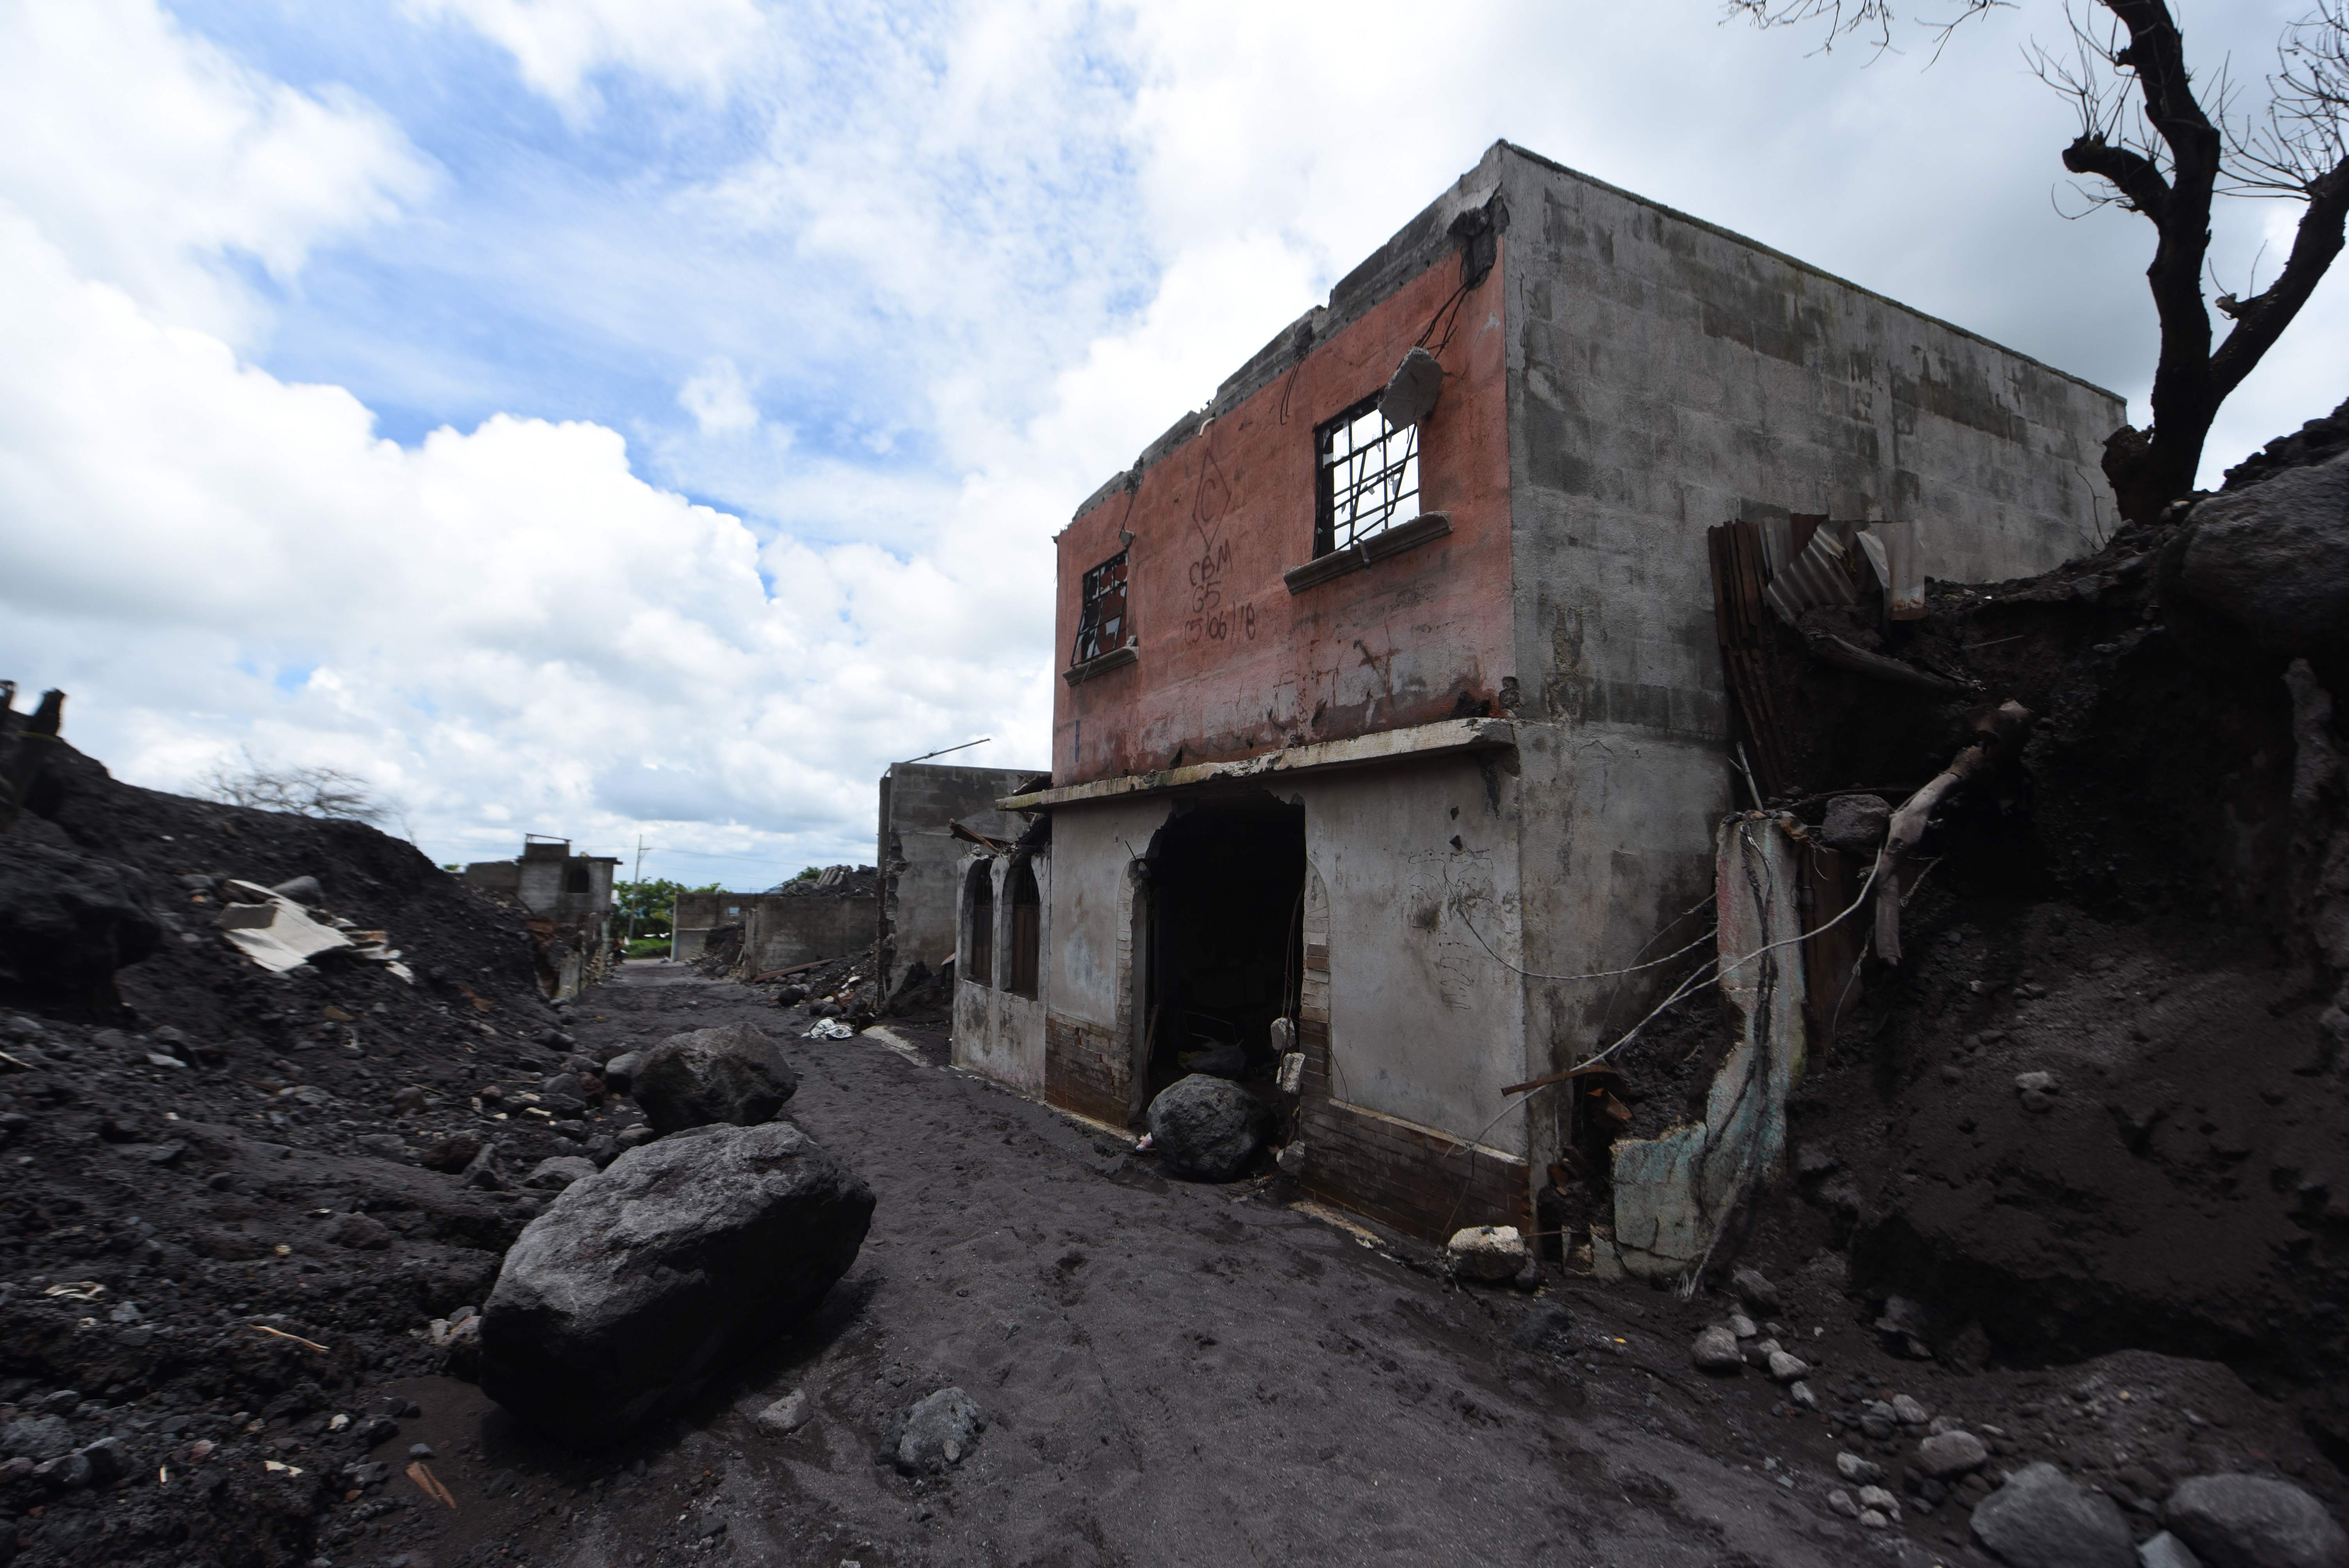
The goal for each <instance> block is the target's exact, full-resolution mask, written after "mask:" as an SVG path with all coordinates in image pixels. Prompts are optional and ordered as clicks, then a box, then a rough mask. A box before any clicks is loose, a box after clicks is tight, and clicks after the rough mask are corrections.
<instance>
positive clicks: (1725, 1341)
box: [1689, 1326, 1745, 1372]
mask: <svg viewBox="0 0 2349 1568" xmlns="http://www.w3.org/2000/svg"><path fill="white" fill-rule="evenodd" d="M1689 1359H1690V1360H1691V1361H1693V1362H1695V1363H1696V1364H1697V1365H1698V1366H1699V1367H1702V1368H1703V1369H1704V1370H1705V1371H1707V1372H1734V1371H1736V1370H1737V1369H1738V1368H1739V1367H1743V1366H1744V1365H1745V1357H1744V1353H1743V1352H1741V1351H1740V1350H1739V1349H1738V1348H1737V1336H1736V1335H1734V1334H1733V1333H1731V1332H1730V1331H1729V1330H1728V1329H1726V1328H1723V1327H1720V1326H1714V1327H1712V1328H1708V1329H1706V1330H1705V1331H1704V1332H1703V1333H1702V1334H1700V1335H1698V1336H1696V1343H1695V1344H1693V1345H1692V1346H1689Z"/></svg>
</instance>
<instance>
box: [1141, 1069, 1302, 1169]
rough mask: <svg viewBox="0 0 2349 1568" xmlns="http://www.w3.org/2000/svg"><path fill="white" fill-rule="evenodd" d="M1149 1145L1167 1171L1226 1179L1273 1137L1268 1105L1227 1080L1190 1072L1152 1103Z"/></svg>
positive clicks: (1251, 1158) (1251, 1159)
mask: <svg viewBox="0 0 2349 1568" xmlns="http://www.w3.org/2000/svg"><path fill="white" fill-rule="evenodd" d="M1148 1119H1149V1123H1150V1145H1151V1148H1152V1149H1153V1150H1155V1151H1156V1152H1157V1154H1158V1157H1159V1159H1160V1161H1162V1162H1163V1163H1164V1165H1165V1167H1166V1170H1167V1171H1168V1172H1169V1173H1171V1174H1173V1175H1176V1176H1184V1177H1188V1178H1190V1179H1191V1180H1193V1181H1232V1180H1234V1179H1236V1178H1237V1177H1238V1176H1239V1175H1241V1174H1242V1173H1243V1172H1245V1171H1247V1168H1248V1164H1249V1162H1250V1161H1253V1160H1254V1159H1255V1158H1256V1155H1257V1150H1259V1149H1261V1148H1263V1147H1264V1144H1265V1140H1267V1139H1268V1138H1269V1137H1270V1136H1271V1135H1272V1128H1273V1121H1274V1118H1273V1114H1272V1108H1271V1107H1270V1106H1268V1105H1266V1104H1265V1103H1264V1101H1262V1100H1260V1099H1257V1098H1256V1096H1254V1095H1252V1094H1250V1093H1248V1091H1247V1090H1246V1089H1245V1088H1241V1087H1240V1086H1239V1085H1237V1084H1236V1083H1233V1082H1231V1081H1229V1080H1228V1079H1226V1078H1207V1077H1205V1076H1203V1075H1201V1074H1197V1073H1194V1074H1192V1075H1191V1076H1190V1077H1188V1078H1182V1079H1179V1080H1177V1081H1176V1082H1175V1083H1174V1084H1172V1085H1169V1086H1168V1087H1167V1088H1166V1089H1165V1091H1164V1092H1163V1093H1162V1094H1160V1095H1159V1097H1158V1098H1157V1099H1154V1100H1152V1101H1151V1102H1150V1110H1149V1113H1148Z"/></svg>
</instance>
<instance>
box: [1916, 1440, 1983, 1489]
mask: <svg viewBox="0 0 2349 1568" xmlns="http://www.w3.org/2000/svg"><path fill="white" fill-rule="evenodd" d="M1989 1459H1990V1449H1987V1448H1985V1447H1983V1446H1982V1439H1980V1438H1978V1437H1976V1436H1974V1435H1973V1434H1972V1433H1971V1432H1940V1433H1937V1434H1936V1435H1934V1436H1932V1437H1930V1438H1927V1439H1925V1440H1924V1441H1923V1442H1921V1443H1919V1444H1918V1445H1917V1468H1918V1469H1919V1470H1923V1471H1924V1472H1925V1473H1926V1474H1927V1475H1929V1476H1931V1477H1932V1478H1933V1479H1934V1480H1943V1481H1949V1480H1956V1479H1957V1478H1958V1477H1960V1476H1961V1475H1965V1474H1968V1473H1970V1472H1971V1471H1973V1470H1980V1469H1982V1466H1983V1464H1985V1463H1986V1462H1988V1460H1989Z"/></svg>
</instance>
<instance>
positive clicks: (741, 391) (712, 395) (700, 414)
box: [677, 358, 759, 436]
mask: <svg viewBox="0 0 2349 1568" xmlns="http://www.w3.org/2000/svg"><path fill="white" fill-rule="evenodd" d="M677 404H678V407H680V408H683V409H684V410H685V411H686V412H687V413H688V414H690V415H692V416H693V422H694V423H695V424H697V425H698V426H700V427H701V433H702V434H703V435H705V436H732V435H740V434H741V433H742V432H743V431H746V430H755V429H757V428H759V406H758V405H757V404H756V403H753V402H751V401H750V388H749V387H745V386H744V385H743V384H742V372H741V371H740V370H739V369H737V368H735V365H734V362H733V361H732V360H730V359H725V358H719V359H713V360H711V361H710V362H709V364H708V365H706V366H702V369H701V373H700V374H699V375H698V376H696V377H692V378H691V379H690V380H688V381H687V382H686V384H685V385H684V386H682V387H678V389H677Z"/></svg>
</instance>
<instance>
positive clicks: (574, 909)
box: [464, 833, 620, 997]
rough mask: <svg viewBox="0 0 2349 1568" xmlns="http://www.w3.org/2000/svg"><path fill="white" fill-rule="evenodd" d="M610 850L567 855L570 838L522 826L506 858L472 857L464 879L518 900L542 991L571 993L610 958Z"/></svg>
mask: <svg viewBox="0 0 2349 1568" xmlns="http://www.w3.org/2000/svg"><path fill="white" fill-rule="evenodd" d="M619 864H620V862H619V860H618V858H617V857H616V856H613V855H574V854H573V853H572V852H571V841H569V840H568V839H552V838H548V837H546V836H545V835H543V834H539V833H526V834H524V835H523V846H522V853H521V854H520V855H519V856H517V857H516V858H515V859H513V860H511V861H474V862H473V863H472V864H471V865H469V866H467V867H466V868H465V871H464V878H465V881H467V882H471V884H472V885H473V886H475V887H477V888H479V889H481V891H482V892H485V893H488V894H490V895H491V896H492V897H493V898H498V899H504V900H510V901H512V903H516V904H519V905H521V906H522V909H523V913H524V914H525V915H526V916H527V920H526V924H527V925H528V927H529V930H530V934H531V937H532V939H533V941H534V942H535V943H536V944H538V983H539V986H540V988H541V989H542V990H543V991H544V992H545V993H546V994H547V995H549V996H554V997H565V996H576V995H579V993H580V992H581V991H582V990H584V989H585V987H586V986H588V985H591V984H593V983H594V982H595V981H597V980H600V979H602V978H603V977H604V975H606V974H608V973H609V972H610V970H611V965H612V954H611V947H612V935H613V932H612V878H613V875H614V873H615V872H616V871H617V869H618V867H619Z"/></svg>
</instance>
